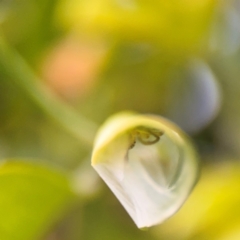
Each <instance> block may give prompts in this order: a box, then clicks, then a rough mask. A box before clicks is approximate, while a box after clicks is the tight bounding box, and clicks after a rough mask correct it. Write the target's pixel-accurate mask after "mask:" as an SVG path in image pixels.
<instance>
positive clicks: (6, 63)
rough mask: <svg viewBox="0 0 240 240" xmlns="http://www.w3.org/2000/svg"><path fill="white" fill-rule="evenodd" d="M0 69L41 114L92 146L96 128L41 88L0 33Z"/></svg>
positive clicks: (38, 80)
mask: <svg viewBox="0 0 240 240" xmlns="http://www.w3.org/2000/svg"><path fill="white" fill-rule="evenodd" d="M0 67H1V69H2V70H3V71H4V73H5V74H7V76H9V78H10V79H12V80H14V81H15V83H16V84H18V85H19V86H20V87H21V88H22V89H23V90H24V91H25V92H26V93H27V94H28V95H29V96H30V97H31V98H32V99H33V100H34V101H35V102H36V103H37V104H38V105H39V106H40V107H41V108H42V109H43V110H45V111H46V112H47V113H48V114H49V115H50V116H51V117H53V118H54V119H55V120H56V121H57V122H58V123H60V124H61V125H62V126H63V127H64V128H65V129H66V130H68V131H69V132H70V133H71V134H72V135H74V136H75V137H77V138H78V139H79V140H80V141H81V142H82V143H83V144H85V145H88V146H91V145H92V144H93V139H94V136H95V133H96V130H97V125H96V124H95V123H93V122H92V121H90V120H88V119H86V118H84V117H83V116H82V115H81V114H79V113H78V112H76V110H75V109H74V108H72V107H71V106H69V105H68V104H66V103H65V102H63V101H62V100H61V99H60V98H58V97H57V95H56V94H54V92H52V91H51V90H50V89H49V88H48V87H47V86H45V85H44V83H43V81H41V80H40V79H39V78H38V77H37V76H36V75H35V74H34V73H33V71H32V69H31V68H30V67H29V66H28V64H27V63H26V61H25V60H24V59H23V58H22V57H21V56H20V55H19V53H18V52H17V51H15V50H14V49H13V48H11V47H10V46H9V45H8V43H7V42H6V41H5V39H4V37H3V36H2V34H1V32H0Z"/></svg>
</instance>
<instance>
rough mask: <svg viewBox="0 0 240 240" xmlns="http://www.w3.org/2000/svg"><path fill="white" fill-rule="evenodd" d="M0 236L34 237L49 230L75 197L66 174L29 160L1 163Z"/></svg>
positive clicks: (6, 239) (29, 239)
mask: <svg viewBox="0 0 240 240" xmlns="http://www.w3.org/2000/svg"><path fill="white" fill-rule="evenodd" d="M0 192H1V194H0V209H1V210H0V216H1V217H0V239H4V240H17V239H24V240H33V239H39V238H40V237H42V236H43V234H45V233H46V231H47V230H48V229H49V227H50V226H52V225H53V224H54V223H55V222H56V221H57V219H58V218H59V217H60V216H61V214H63V213H64V212H65V211H66V209H67V207H68V206H69V205H70V203H72V201H73V199H74V195H73V193H72V192H71V191H70V188H69V184H68V181H67V178H66V176H64V174H62V173H61V172H58V171H56V170H52V169H48V168H47V167H44V166H41V165H39V164H34V163H31V162H26V161H16V160H14V161H13V160H10V161H4V162H3V163H2V165H1V166H0Z"/></svg>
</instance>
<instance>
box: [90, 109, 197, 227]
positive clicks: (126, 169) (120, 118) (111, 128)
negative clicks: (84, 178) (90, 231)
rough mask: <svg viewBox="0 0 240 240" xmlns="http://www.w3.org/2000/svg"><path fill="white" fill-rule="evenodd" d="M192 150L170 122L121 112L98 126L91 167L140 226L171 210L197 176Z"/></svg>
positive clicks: (172, 211) (152, 223)
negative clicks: (100, 126) (99, 127)
mask: <svg viewBox="0 0 240 240" xmlns="http://www.w3.org/2000/svg"><path fill="white" fill-rule="evenodd" d="M196 159H197V158H196V153H195V151H194V149H193V147H192V146H191V143H190V142H189V140H188V139H187V137H186V136H185V135H184V134H183V133H182V132H181V131H180V130H179V129H178V128H177V127H176V126H175V125H173V124H172V123H170V122H169V121H167V120H166V119H164V118H161V117H156V116H147V115H138V114H132V113H121V114H117V115H115V116H113V117H111V118H110V119H109V120H108V121H107V122H106V123H105V124H104V125H103V126H102V128H101V129H100V130H99V133H98V135H97V138H96V141H95V146H94V150H93V155H92V166H93V167H94V169H95V170H96V171H97V172H98V174H99V175H100V176H101V178H102V179H103V180H104V181H105V182H106V184H107V185H108V186H109V188H110V189H111V190H112V191H113V193H114V194H115V195H116V197H117V198H118V199H119V201H120V202H121V204H122V205H123V206H124V208H125V209H126V210H127V212H128V213H129V215H130V216H131V217H132V219H133V221H134V222H135V223H136V225H137V226H138V227H139V228H144V227H150V226H153V225H156V224H158V223H161V222H162V221H164V220H165V219H167V218H168V217H170V216H171V215H172V214H174V213H175V212H176V211H177V210H178V209H179V208H180V207H181V205H182V204H183V203H184V201H185V200H186V198H187V197H188V195H189V193H190V192H191V190H192V188H193V186H194V184H195V183H196V180H197V176H198V162H197V160H196Z"/></svg>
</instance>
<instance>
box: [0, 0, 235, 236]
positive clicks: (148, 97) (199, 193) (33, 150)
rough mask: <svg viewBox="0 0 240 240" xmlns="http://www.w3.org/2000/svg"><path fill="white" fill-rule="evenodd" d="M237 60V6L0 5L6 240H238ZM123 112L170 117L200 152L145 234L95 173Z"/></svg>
mask: <svg viewBox="0 0 240 240" xmlns="http://www.w3.org/2000/svg"><path fill="white" fill-rule="evenodd" d="M239 62H240V1H239V0H231V1H224V0H195V1H191V0H168V1H166V0H148V1H147V0H101V1H99V0H81V1H79V0H53V1H47V0H41V1H40V0H21V1H20V0H0V157H1V159H2V161H1V162H2V165H1V167H0V168H1V169H0V195H1V196H0V205H1V207H0V209H1V210H0V238H1V239H3V240H11V239H14V240H18V239H19V240H23V239H24V240H28V239H29V240H35V239H44V240H78V239H84V240H99V239H104V240H112V239H114V240H118V239H119V240H120V239H126V240H132V239H139V240H141V239H148V240H158V239H159V240H160V239H164V240H193V239H194V240H201V239H204V240H208V239H211V240H215V239H217V240H238V239H240V204H239V203H240V164H239V163H240V147H239V146H240V124H239V123H240V81H239V76H240V64H239ZM32 72H34V74H33V73H32ZM25 79H27V80H26V81H25ZM49 96H50V97H49ZM54 106H56V108H55V107H54ZM56 109H57V110H56ZM122 110H134V111H137V112H140V113H151V114H157V115H162V116H164V117H166V118H168V119H170V120H171V121H173V122H175V123H176V124H178V125H179V126H180V127H181V128H182V129H183V130H184V131H185V132H187V133H188V134H189V135H190V136H191V138H192V140H193V142H194V144H195V146H196V148H197V150H198V152H199V155H200V161H201V168H202V169H201V177H200V181H199V183H198V184H197V186H196V188H195V189H194V191H193V193H192V194H191V196H190V198H189V199H188V200H187V202H186V204H185V205H184V206H183V208H182V209H181V210H180V211H179V212H178V213H176V215H175V216H173V217H172V218H170V219H169V220H167V221H166V222H165V223H163V224H162V225H160V226H156V227H153V228H151V229H149V230H148V231H140V230H138V229H137V228H136V226H135V225H134V224H133V222H132V220H131V219H130V218H129V216H128V215H127V214H126V212H125V210H124V209H123V208H122V206H121V205H120V203H119V202H118V200H117V199H116V198H115V197H114V196H113V194H112V193H111V192H110V190H109V189H108V188H107V187H106V186H105V184H104V183H103V182H102V181H101V180H100V179H99V178H98V177H97V175H96V174H95V172H94V171H93V170H92V169H91V166H90V155H91V145H92V143H93V137H92V135H94V133H95V129H96V128H97V126H100V125H101V124H102V123H103V121H104V120H105V119H106V118H107V117H109V116H110V115H111V114H113V113H116V112H118V111H122ZM68 111H69V112H70V113H73V115H74V116H75V114H76V116H77V117H78V116H79V118H80V119H83V120H84V124H82V120H81V121H80V120H79V123H78V124H76V127H77V128H78V127H79V128H80V129H81V128H82V129H84V131H85V132H84V135H85V136H86V138H87V139H88V142H90V144H89V143H88V144H85V143H84V142H83V141H82V140H83V139H79V138H78V137H76V136H75V135H74V134H72V133H73V132H74V131H73V130H71V131H69V128H71V127H72V126H73V125H74V124H75V123H77V122H78V121H77V117H76V118H75V117H73V119H75V120H74V121H72V120H71V119H72V118H71V117H69V118H68V114H67V113H68ZM64 113H66V114H65V115H64ZM63 119H64V120H63ZM69 126H70V127H69ZM86 126H87V127H86ZM80 132H81V131H80ZM81 134H82V133H80V135H81ZM6 159H14V160H12V161H6Z"/></svg>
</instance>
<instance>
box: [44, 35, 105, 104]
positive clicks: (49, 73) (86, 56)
mask: <svg viewBox="0 0 240 240" xmlns="http://www.w3.org/2000/svg"><path fill="white" fill-rule="evenodd" d="M105 52H106V51H105V47H104V46H103V44H102V43H100V42H92V41H87V40H85V39H84V40H79V39H77V38H75V37H68V38H66V39H64V40H62V41H61V42H60V43H59V44H57V45H56V46H55V47H54V48H53V49H51V50H50V52H49V53H48V54H47V56H46V58H45V60H44V62H43V68H42V74H43V77H44V79H45V80H46V81H47V82H48V84H49V85H50V86H51V87H52V88H53V89H54V90H55V91H56V92H57V93H59V94H60V95H61V96H62V97H64V98H66V99H68V100H75V99H79V98H81V97H83V96H85V95H86V94H87V93H88V92H89V91H90V89H91V88H92V87H93V83H94V82H95V81H96V80H97V78H98V74H99V72H100V69H101V65H102V63H103V60H104V56H105Z"/></svg>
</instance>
